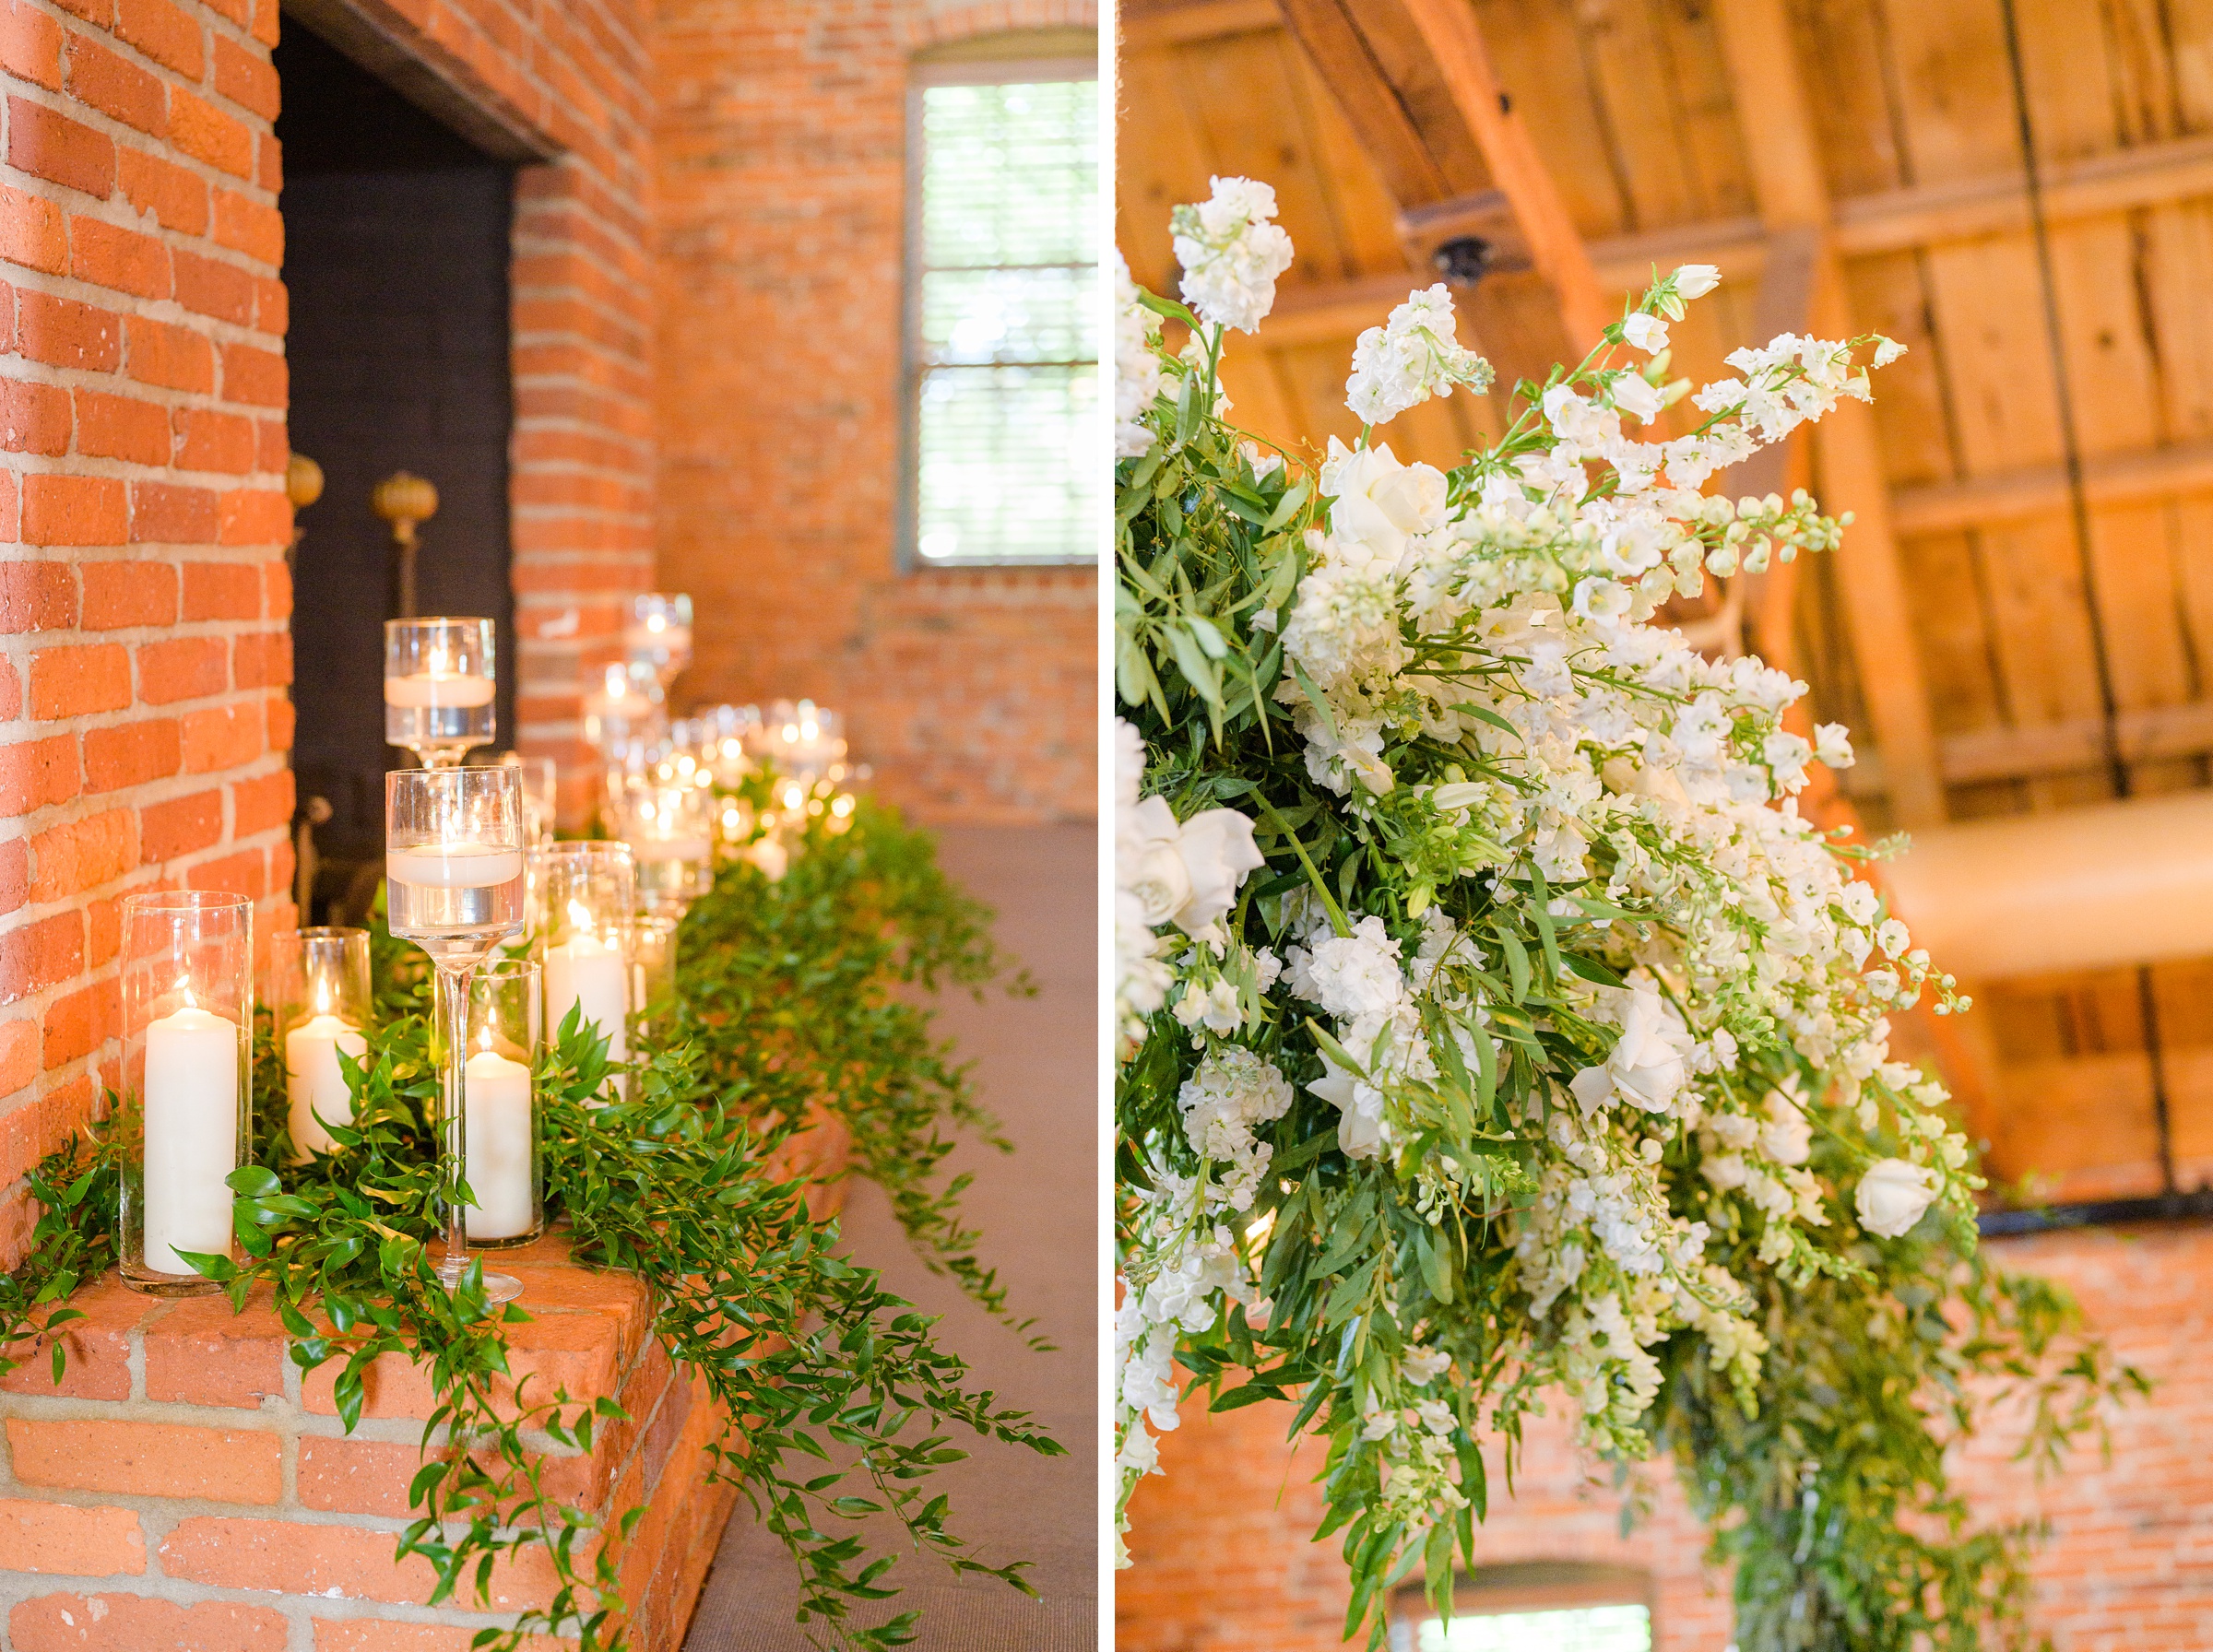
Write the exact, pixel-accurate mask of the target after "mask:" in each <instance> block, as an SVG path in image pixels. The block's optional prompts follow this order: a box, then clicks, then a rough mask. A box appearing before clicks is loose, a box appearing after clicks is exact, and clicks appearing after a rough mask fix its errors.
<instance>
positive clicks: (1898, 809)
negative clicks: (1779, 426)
mask: <svg viewBox="0 0 2213 1652" xmlns="http://www.w3.org/2000/svg"><path fill="white" fill-rule="evenodd" d="M1720 17H1721V24H1722V51H1723V53H1724V55H1725V56H1726V57H1727V59H1728V64H1729V70H1730V80H1731V82H1732V84H1734V85H1735V86H1737V87H1739V88H1741V89H1744V92H1745V95H1746V97H1749V98H1757V100H1758V111H1757V122H1755V121H1754V120H1753V119H1752V118H1751V111H1750V110H1748V109H1747V110H1746V111H1744V112H1743V113H1744V115H1745V116H1746V119H1745V134H1744V136H1745V155H1746V162H1747V164H1748V165H1749V166H1750V168H1751V171H1752V184H1753V193H1754V195H1756V196H1757V199H1758V202H1759V215H1760V218H1761V219H1762V221H1763V222H1765V223H1766V224H1767V225H1768V226H1769V230H1796V231H1804V232H1807V233H1809V234H1810V235H1811V237H1812V242H1811V244H1812V245H1813V246H1814V247H1815V249H1816V252H1815V255H1814V262H1815V270H1814V277H1813V290H1814V299H1813V305H1812V313H1813V319H1814V326H1815V330H1816V331H1817V332H1819V333H1821V334H1822V335H1824V336H1829V337H1839V336H1848V335H1849V334H1850V333H1851V331H1852V324H1851V318H1850V316H1849V315H1848V314H1847V313H1846V309H1847V306H1846V301H1845V296H1844V279H1843V270H1842V267H1841V266H1840V262H1839V260H1838V256H1837V253H1836V249H1835V246H1834V244H1833V242H1830V241H1829V239H1828V226H1829V206H1828V186H1827V183H1826V181H1825V179H1824V177H1823V174H1822V171H1821V165H1820V149H1819V145H1818V141H1817V136H1816V131H1817V129H1816V127H1815V125H1814V120H1813V112H1812V109H1811V106H1810V104H1809V103H1808V101H1807V98H1806V92H1805V79H1804V77H1803V76H1802V75H1801V74H1800V71H1799V67H1798V58H1797V53H1796V50H1795V49H1794V47H1793V44H1792V41H1791V25H1790V18H1788V17H1787V16H1786V15H1785V13H1784V11H1783V7H1782V3H1781V0H1722V5H1721V9H1720ZM1793 244H1794V245H1795V244H1803V243H1801V242H1793ZM1814 451H1815V453H1816V454H1817V455H1818V457H1819V461H1820V466H1821V487H1822V493H1823V501H1822V502H1823V503H1824V504H1825V505H1826V506H1827V507H1828V509H1829V510H1831V511H1834V512H1839V513H1841V512H1844V511H1850V512H1852V515H1853V524H1852V539H1851V543H1850V544H1849V545H1847V546H1846V547H1845V549H1843V550H1841V551H1840V552H1839V553H1838V560H1837V589H1838V594H1839V596H1840V598H1841V602H1842V607H1843V609H1844V617H1845V621H1846V624H1847V626H1848V628H1849V630H1850V633H1851V637H1852V653H1853V655H1854V656H1855V658H1856V660H1857V662H1858V666H1859V676H1860V687H1861V692H1862V694H1863V696H1864V699H1865V701H1866V702H1867V713H1868V720H1869V722H1870V723H1872V724H1873V730H1872V732H1873V734H1874V736H1875V744H1876V746H1877V747H1879V748H1880V749H1881V750H1882V753H1883V767H1884V773H1885V775H1886V777H1887V778H1888V783H1889V784H1888V795H1889V800H1890V806H1891V809H1892V812H1893V813H1894V814H1895V815H1896V816H1897V817H1898V820H1899V824H1901V825H1905V826H1925V825H1930V824H1933V823H1935V822H1937V821H1941V820H1943V819H1944V818H1945V803H1944V783H1943V780H1942V777H1941V775H1940V773H1939V771H1938V767H1937V756H1936V731H1935V724H1934V721H1933V719H1932V718H1931V715H1930V711H1929V693H1928V683H1927V679H1926V677H1925V675H1924V674H1923V669H1922V664H1921V649H1920V646H1919V644H1918V643H1917V642H1916V640H1915V637H1914V633H1913V623H1912V614H1911V605H1910V604H1909V603H1908V601H1907V597H1906V586H1905V575H1904V572H1903V571H1902V569H1901V568H1900V566H1899V552H1898V541H1897V538H1896V537H1895V536H1894V534H1893V533H1892V531H1891V525H1890V489H1889V480H1888V477H1887V476H1886V475H1885V474H1884V470H1883V460H1882V451H1881V448H1880V446H1879V445H1878V443H1877V441H1876V431H1875V423H1874V419H1873V418H1872V416H1871V413H1870V410H1869V409H1868V408H1867V407H1865V406H1864V405H1863V404H1861V403H1858V402H1853V401H1844V402H1842V403H1840V404H1839V406H1838V407H1836V408H1835V409H1834V410H1832V411H1831V412H1830V413H1829V415H1828V417H1827V418H1825V419H1822V420H1821V422H1820V423H1819V424H1818V425H1817V426H1816V427H1815V430H1814Z"/></svg>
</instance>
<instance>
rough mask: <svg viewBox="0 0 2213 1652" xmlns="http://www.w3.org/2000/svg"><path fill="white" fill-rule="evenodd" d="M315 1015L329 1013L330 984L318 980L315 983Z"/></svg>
mask: <svg viewBox="0 0 2213 1652" xmlns="http://www.w3.org/2000/svg"><path fill="white" fill-rule="evenodd" d="M315 1013H316V1014H317V1015H328V1014H329V1013H330V983H329V982H327V981H322V980H318V981H317V982H316V983H315Z"/></svg>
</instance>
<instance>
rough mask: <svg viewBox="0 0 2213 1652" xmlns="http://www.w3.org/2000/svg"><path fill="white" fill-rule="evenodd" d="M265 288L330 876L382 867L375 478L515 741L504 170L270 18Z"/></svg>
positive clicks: (382, 581)
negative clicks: (274, 94) (279, 351)
mask: <svg viewBox="0 0 2213 1652" xmlns="http://www.w3.org/2000/svg"><path fill="white" fill-rule="evenodd" d="M276 63H277V71H278V76H279V77H280V78H281V81H282V85H283V94H284V104H283V109H284V112H283V114H282V115H281V116H280V117H279V118H278V122H277V136H278V138H279V139H280V140H281V141H282V143H283V146H284V171H285V179H284V193H283V195H282V196H281V198H280V202H279V204H280V206H281V207H282V209H283V212H284V230H285V261H284V280H285V285H286V287H287V289H289V290H290V297H291V325H290V335H289V337H288V339H287V342H286V354H287V356H288V357H289V358H290V365H291V444H292V447H293V449H294V451H296V452H299V453H302V454H306V455H307V456H308V457H310V458H312V459H314V461H315V462H316V463H317V464H319V465H321V466H323V474H324V478H325V489H324V493H323V497H322V499H321V501H318V502H317V503H316V504H314V505H313V506H310V507H309V508H308V509H307V510H305V511H303V512H302V513H301V517H300V525H301V527H302V529H303V530H304V532H305V537H304V538H302V541H301V543H300V547H299V549H298V551H297V553H296V560H295V567H294V586H295V592H296V606H295V608H294V612H293V617H292V647H293V658H294V662H295V678H296V680H295V682H294V685H293V689H292V699H293V702H294V703H295V704H296V705H297V706H298V708H299V714H300V717H299V731H298V735H297V738H296V744H295V746H294V749H293V758H292V761H293V766H294V769H295V770H296V771H297V773H298V776H299V785H300V797H301V801H302V807H303V808H305V807H307V806H308V803H309V800H310V799H312V798H314V797H323V798H325V799H327V800H328V802H329V805H330V810H331V814H330V819H329V820H328V821H327V822H326V823H325V824H323V825H321V826H319V827H318V828H317V829H316V832H315V842H316V845H317V848H318V849H319V851H320V852H321V853H322V855H324V856H325V857H326V859H327V861H328V862H329V863H330V864H329V865H328V867H327V870H326V875H325V879H323V880H322V881H321V882H320V883H319V885H318V899H317V901H316V903H315V904H316V906H317V907H318V908H320V907H322V905H323V903H324V902H325V901H326V900H328V899H329V898H330V897H331V896H332V895H333V894H337V893H339V892H340V891H342V889H343V887H344V884H345V881H346V879H347V877H348V874H349V867H347V865H346V864H345V863H347V862H349V861H355V862H359V861H368V860H374V861H378V862H380V863H381V858H382V854H383V845H384V774H385V770H386V769H387V768H391V767H394V766H396V764H398V763H401V762H404V761H407V759H406V758H405V757H404V756H403V755H402V754H401V753H399V752H397V751H395V750H394V749H391V748H390V747H387V746H386V745H385V737H384V701H383V691H382V681H383V674H384V631H383V621H384V620H385V619H388V618H389V617H391V616H392V615H393V614H394V613H396V611H397V606H396V562H395V557H394V552H393V549H392V541H391V532H390V529H389V527H388V526H387V525H385V523H384V522H383V521H381V520H380V519H379V518H378V517H377V516H376V515H375V514H374V513H373V512H372V510H371V509H370V504H369V496H370V492H371V490H373V488H374V487H375V486H376V484H377V483H378V482H379V481H380V480H382V479H383V478H385V477H387V476H389V475H391V474H392V473H393V472H394V471H396V470H409V471H412V472H414V473H415V474H416V475H417V476H420V477H424V478H428V479H429V480H431V481H432V482H433V483H434V484H436V486H437V489H438V513H437V514H436V515H435V516H433V517H432V519H431V520H430V521H429V522H427V523H425V524H424V525H422V527H421V529H420V537H421V549H420V552H419V553H418V556H417V560H416V582H417V589H418V596H417V602H416V607H417V608H418V610H419V611H420V612H421V613H424V614H482V615H489V616H491V618H492V619H495V620H496V621H497V622H498V625H499V630H500V642H499V647H500V686H499V702H498V704H499V719H500V729H501V736H502V740H503V743H504V742H505V741H506V740H507V739H508V738H509V737H511V735H512V731H513V730H514V727H515V667H514V662H515V637H514V606H515V604H514V595H513V586H512V584H510V581H509V574H508V562H509V554H510V547H509V541H508V499H507V441H508V432H509V431H510V428H511V427H512V425H513V423H514V395H513V384H514V378H513V367H512V364H511V360H510V353H509V320H508V285H507V283H508V262H509V258H510V256H511V252H510V231H511V228H512V225H513V221H514V195H515V189H514V184H515V173H514V169H513V167H512V166H511V165H510V164H508V163H506V162H504V161H501V160H497V159H492V158H491V157H490V156H488V155H486V154H484V153H483V152H482V151H481V150H479V149H478V148H475V147H473V146H472V145H471V144H469V143H468V142H467V140H466V139H464V138H462V137H460V136H457V135H456V133H454V132H453V131H451V130H450V129H449V128H447V127H446V126H444V125H443V124H440V123H439V122H438V121H437V120H436V119H434V118H433V117H432V116H431V115H429V114H426V113H425V112H422V111H421V110H420V109H418V108H417V107H416V106H415V105H414V104H413V103H410V102H409V101H408V100H407V99H405V98H403V97H401V96H400V95H399V94H398V93H396V92H395V91H393V90H392V89H390V88H389V87H387V86H385V84H384V83H383V82H382V81H380V80H378V79H376V78H375V77H373V76H371V75H370V74H368V73H367V72H366V71H364V70H363V69H361V68H360V67H358V66H357V65H355V64H354V63H353V62H352V61H351V60H350V59H349V58H347V57H346V56H344V55H342V54H341V53H338V52H337V50H336V49H335V48H333V47H331V46H330V45H328V44H326V43H325V42H324V41H322V40H321V39H319V38H318V37H317V36H315V35H314V34H313V33H311V32H309V30H308V29H306V28H304V27H302V26H301V25H300V24H299V23H298V22H297V21H296V20H294V19H292V18H287V20H286V26H285V30H284V40H283V42H282V43H281V44H280V45H278V48H277V52H276Z"/></svg>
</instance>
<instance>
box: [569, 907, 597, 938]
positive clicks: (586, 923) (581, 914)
mask: <svg viewBox="0 0 2213 1652" xmlns="http://www.w3.org/2000/svg"><path fill="white" fill-rule="evenodd" d="M569 922H570V923H572V924H574V926H576V927H577V928H578V929H580V930H582V931H583V932H584V933H585V934H586V935H589V934H591V933H592V914H591V909H590V908H589V907H587V906H586V905H585V903H583V902H581V901H571V902H570V903H569Z"/></svg>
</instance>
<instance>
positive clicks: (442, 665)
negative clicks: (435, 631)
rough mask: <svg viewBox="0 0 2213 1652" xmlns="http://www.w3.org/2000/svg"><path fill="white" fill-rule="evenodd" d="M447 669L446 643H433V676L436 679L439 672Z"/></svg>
mask: <svg viewBox="0 0 2213 1652" xmlns="http://www.w3.org/2000/svg"><path fill="white" fill-rule="evenodd" d="M445 669H446V658H445V644H444V643H432V645H431V675H432V676H433V677H435V676H436V675H437V674H438V673H439V672H441V671H444V670H445Z"/></svg>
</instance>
